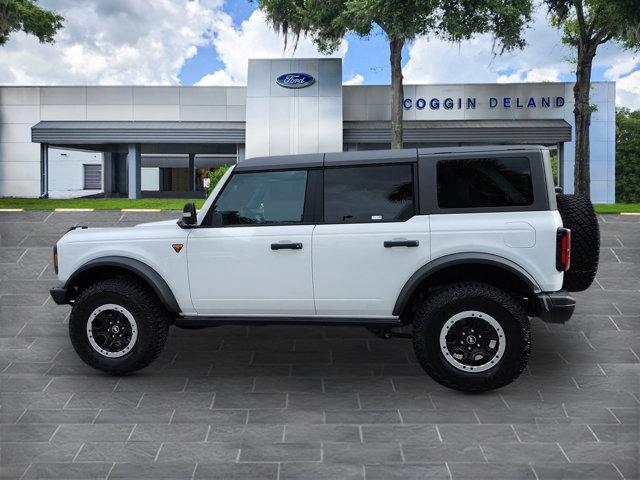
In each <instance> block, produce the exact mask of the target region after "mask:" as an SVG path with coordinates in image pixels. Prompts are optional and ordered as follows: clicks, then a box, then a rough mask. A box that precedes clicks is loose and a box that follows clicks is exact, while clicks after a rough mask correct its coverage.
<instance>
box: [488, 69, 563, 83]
mask: <svg viewBox="0 0 640 480" xmlns="http://www.w3.org/2000/svg"><path fill="white" fill-rule="evenodd" d="M496 81H497V82H498V83H519V82H532V83H535V82H559V81H560V71H559V70H558V69H556V68H530V69H528V70H526V69H521V70H517V71H515V72H514V73H512V74H510V75H500V76H499V77H498V78H497V80H496Z"/></svg>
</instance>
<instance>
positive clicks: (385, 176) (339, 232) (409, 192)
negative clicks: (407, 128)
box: [313, 163, 429, 317]
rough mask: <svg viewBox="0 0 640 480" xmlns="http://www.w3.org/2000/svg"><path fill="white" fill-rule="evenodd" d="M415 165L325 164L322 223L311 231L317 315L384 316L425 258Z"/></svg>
mask: <svg viewBox="0 0 640 480" xmlns="http://www.w3.org/2000/svg"><path fill="white" fill-rule="evenodd" d="M416 176H417V169H416V166H415V163H392V164H385V165H357V166H344V167H343V166H336V167H326V168H325V169H324V181H323V183H324V223H322V224H319V225H317V226H316V229H315V230H314V233H313V285H314V294H315V305H316V312H317V314H318V315H325V316H365V317H390V316H392V312H393V307H394V305H395V302H396V300H397V298H398V295H399V293H400V290H401V289H402V287H403V286H404V284H405V283H406V281H407V280H408V279H409V278H410V277H411V275H413V273H414V272H415V271H416V270H417V269H418V268H420V267H421V266H422V265H424V264H425V263H427V262H428V261H429V217H428V216H427V215H417V213H416V212H418V198H417V188H416V185H415V184H416Z"/></svg>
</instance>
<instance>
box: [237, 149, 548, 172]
mask: <svg viewBox="0 0 640 480" xmlns="http://www.w3.org/2000/svg"><path fill="white" fill-rule="evenodd" d="M543 148H546V147H543V146H541V145H480V146H464V147H432V148H403V149H395V150H360V151H353V152H331V153H306V154H298V155H276V156H270V157H253V158H248V159H246V160H242V161H240V162H238V165H237V166H236V168H235V171H237V172H243V171H260V170H287V169H292V168H320V167H330V166H348V165H359V164H376V163H383V164H387V163H396V162H397V163H406V162H417V161H418V157H428V156H431V155H446V154H467V153H485V152H496V153H500V152H508V151H539V150H540V149H543Z"/></svg>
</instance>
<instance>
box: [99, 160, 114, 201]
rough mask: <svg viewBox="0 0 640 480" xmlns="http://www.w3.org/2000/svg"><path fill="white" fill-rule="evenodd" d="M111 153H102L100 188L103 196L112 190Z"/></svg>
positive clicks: (106, 195)
mask: <svg viewBox="0 0 640 480" xmlns="http://www.w3.org/2000/svg"><path fill="white" fill-rule="evenodd" d="M111 155H112V154H111V152H103V153H102V189H103V191H104V196H105V197H108V196H109V194H111V193H113V192H114V186H113V184H114V182H113V178H114V174H113V158H112V156H111Z"/></svg>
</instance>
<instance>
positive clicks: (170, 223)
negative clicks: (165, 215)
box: [135, 218, 178, 228]
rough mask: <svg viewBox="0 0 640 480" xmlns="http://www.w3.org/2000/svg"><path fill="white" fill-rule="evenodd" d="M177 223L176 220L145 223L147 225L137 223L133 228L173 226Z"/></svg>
mask: <svg viewBox="0 0 640 480" xmlns="http://www.w3.org/2000/svg"><path fill="white" fill-rule="evenodd" d="M177 222H178V219H177V218H174V219H171V220H159V221H157V222H147V223H139V224H138V225H136V226H135V228H140V227H160V226H162V225H175V224H176V223H177Z"/></svg>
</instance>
